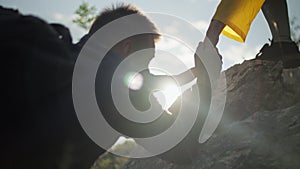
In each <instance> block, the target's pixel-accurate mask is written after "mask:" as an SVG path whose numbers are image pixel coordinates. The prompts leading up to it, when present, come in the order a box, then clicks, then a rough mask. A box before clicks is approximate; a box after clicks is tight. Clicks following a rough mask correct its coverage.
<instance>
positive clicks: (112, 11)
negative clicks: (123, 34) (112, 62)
mask: <svg viewBox="0 0 300 169" xmlns="http://www.w3.org/2000/svg"><path fill="white" fill-rule="evenodd" d="M133 14H135V15H138V16H139V19H138V20H137V21H132V22H136V24H137V25H139V26H140V27H143V28H146V29H147V30H151V31H152V32H154V33H147V34H139V35H134V36H131V37H128V38H126V39H123V40H122V41H120V42H119V43H117V44H116V45H115V46H114V47H113V48H112V49H111V50H112V51H113V52H115V53H117V54H119V55H121V56H124V57H126V56H128V55H130V54H131V53H133V52H136V51H139V50H142V49H147V48H155V42H156V41H157V40H159V37H160V35H159V34H158V33H157V28H156V27H155V25H154V24H153V23H152V22H151V21H150V20H149V18H147V17H146V16H145V15H144V14H143V13H142V12H141V10H139V9H137V8H136V7H134V6H132V5H123V4H121V5H116V6H112V7H111V8H106V9H104V10H103V11H102V12H101V13H100V15H99V16H98V17H97V18H96V20H95V22H94V23H93V24H92V26H91V29H90V31H89V34H93V33H95V32H96V31H97V30H99V29H100V28H102V27H103V26H105V25H106V24H108V23H110V22H112V21H114V20H117V19H119V18H121V17H124V16H128V15H133ZM121 26H122V27H123V28H124V29H123V30H124V31H127V30H128V29H126V25H124V26H123V25H121ZM112 36H113V35H112Z"/></svg>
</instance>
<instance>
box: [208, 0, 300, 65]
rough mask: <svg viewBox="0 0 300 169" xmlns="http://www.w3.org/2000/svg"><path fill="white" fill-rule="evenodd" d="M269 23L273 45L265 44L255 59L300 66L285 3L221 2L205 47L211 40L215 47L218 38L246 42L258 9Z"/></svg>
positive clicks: (260, 0) (273, 0)
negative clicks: (220, 36) (222, 36)
mask: <svg viewBox="0 0 300 169" xmlns="http://www.w3.org/2000/svg"><path fill="white" fill-rule="evenodd" d="M260 9H262V11H263V14H264V16H265V18H266V20H267V22H268V25H269V28H270V30H271V33H272V38H273V39H272V41H271V44H265V45H264V46H263V48H262V49H261V50H260V52H259V53H258V54H257V56H256V58H257V59H261V60H274V61H279V60H281V61H282V62H283V66H284V68H294V67H297V66H299V65H300V53H299V50H298V47H297V45H296V44H295V43H294V42H293V41H292V40H291V37H290V36H291V33H290V26H289V18H288V8H287V3H286V0H256V1H252V0H251V1H250V0H249V1H246V0H245V1H240V0H222V1H221V2H220V4H219V6H218V8H217V10H216V12H215V14H214V16H213V18H212V20H211V22H210V25H209V28H208V30H207V32H206V37H205V39H204V44H205V43H207V42H208V40H209V41H210V42H211V43H212V44H213V45H214V46H216V45H217V43H218V41H219V35H220V34H221V33H222V34H224V35H225V36H227V37H229V38H231V39H234V40H236V41H239V42H244V41H245V39H246V37H247V34H248V31H249V29H250V26H251V23H252V21H253V19H254V18H255V17H256V15H257V13H258V12H259V10H260Z"/></svg>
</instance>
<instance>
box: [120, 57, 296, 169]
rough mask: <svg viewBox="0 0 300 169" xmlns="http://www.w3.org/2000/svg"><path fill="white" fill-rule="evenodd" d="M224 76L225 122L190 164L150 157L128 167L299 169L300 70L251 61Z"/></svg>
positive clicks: (128, 168)
mask: <svg viewBox="0 0 300 169" xmlns="http://www.w3.org/2000/svg"><path fill="white" fill-rule="evenodd" d="M226 78H227V90H228V91H227V92H228V93H227V100H226V107H225V111H224V115H223V119H222V122H221V124H220V125H219V128H218V130H217V131H216V132H215V134H214V135H213V136H212V137H211V138H210V139H209V140H208V141H207V142H205V143H204V144H201V145H200V146H199V147H197V148H198V155H197V156H196V157H195V160H194V161H193V162H192V163H191V164H189V165H176V164H172V163H169V162H166V161H163V160H161V159H159V158H156V157H151V158H146V159H131V160H129V162H128V163H127V164H126V166H125V167H124V169H138V168H145V169H157V168H162V169H171V168H172V169H224V168H225V169H230V168H235V169H236V168H243V169H244V168H249V169H253V168H264V169H265V168H270V169H277V168H278V169H279V168H288V169H296V168H300V161H299V158H300V119H299V116H300V103H299V102H300V97H299V96H300V90H299V89H300V85H299V84H300V83H299V82H300V68H296V69H286V70H285V69H283V67H282V63H281V62H277V63H274V62H268V61H263V62H262V61H258V60H250V61H245V62H244V63H242V64H239V65H235V66H234V67H232V68H230V69H229V70H227V71H226ZM195 148H196V147H195ZM183 155H184V154H183Z"/></svg>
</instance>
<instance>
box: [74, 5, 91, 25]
mask: <svg viewBox="0 0 300 169" xmlns="http://www.w3.org/2000/svg"><path fill="white" fill-rule="evenodd" d="M96 12H97V9H96V7H95V6H90V5H89V4H88V3H87V2H82V4H81V5H80V6H79V7H78V9H76V11H75V14H76V18H75V19H74V20H73V22H74V23H76V24H78V25H79V26H80V27H81V28H83V29H85V30H88V29H89V28H90V26H91V24H92V23H93V21H94V20H95V18H96Z"/></svg>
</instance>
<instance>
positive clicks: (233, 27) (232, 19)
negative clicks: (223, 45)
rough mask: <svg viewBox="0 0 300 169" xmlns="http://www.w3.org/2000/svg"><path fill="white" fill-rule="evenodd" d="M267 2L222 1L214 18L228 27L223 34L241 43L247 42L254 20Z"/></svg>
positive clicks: (262, 0)
mask: <svg viewBox="0 0 300 169" xmlns="http://www.w3.org/2000/svg"><path fill="white" fill-rule="evenodd" d="M264 2H265V0H222V1H221V2H220V4H219V6H218V8H217V11H216V13H215V15H214V17H213V19H214V20H218V21H220V22H222V23H224V24H225V25H226V26H225V28H224V29H223V31H222V34H223V35H225V36H227V37H229V38H231V39H234V40H236V41H239V42H245V39H246V37H247V34H248V31H249V29H250V26H251V23H252V21H253V19H254V18H255V17H256V15H257V13H258V12H259V10H260V8H261V7H262V5H263V3H264Z"/></svg>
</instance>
